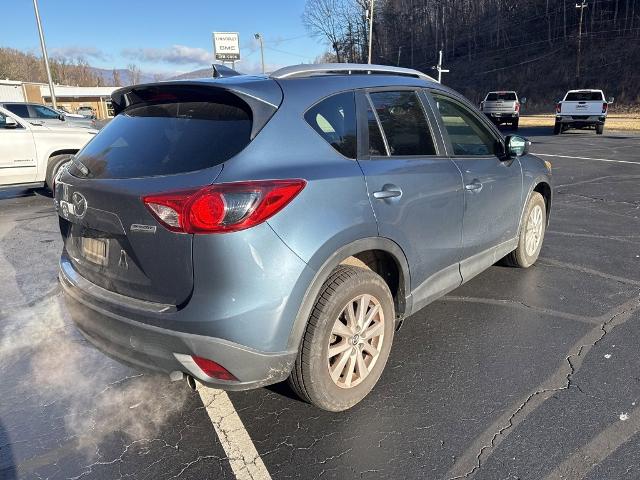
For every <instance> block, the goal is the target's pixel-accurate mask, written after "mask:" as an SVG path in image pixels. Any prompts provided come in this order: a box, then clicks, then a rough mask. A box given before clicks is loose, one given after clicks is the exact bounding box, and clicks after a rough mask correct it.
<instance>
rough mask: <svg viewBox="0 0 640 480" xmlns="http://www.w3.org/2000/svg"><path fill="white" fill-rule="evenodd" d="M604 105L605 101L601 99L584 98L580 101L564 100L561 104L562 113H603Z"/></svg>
mask: <svg viewBox="0 0 640 480" xmlns="http://www.w3.org/2000/svg"><path fill="white" fill-rule="evenodd" d="M602 105H603V102H602V101H601V100H599V101H594V100H589V101H586V100H583V101H578V102H567V101H564V102H562V104H561V109H560V114H561V115H572V116H573V115H602Z"/></svg>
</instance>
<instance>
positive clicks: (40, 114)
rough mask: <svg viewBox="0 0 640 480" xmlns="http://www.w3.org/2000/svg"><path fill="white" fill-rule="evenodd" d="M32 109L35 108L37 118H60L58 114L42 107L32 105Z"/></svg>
mask: <svg viewBox="0 0 640 480" xmlns="http://www.w3.org/2000/svg"><path fill="white" fill-rule="evenodd" d="M31 108H33V111H34V112H35V118H47V119H54V118H59V117H60V114H59V113H58V112H56V111H54V110H52V109H50V108H47V107H44V106H42V105H32V107H31Z"/></svg>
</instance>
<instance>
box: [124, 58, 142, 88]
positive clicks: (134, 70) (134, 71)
mask: <svg viewBox="0 0 640 480" xmlns="http://www.w3.org/2000/svg"><path fill="white" fill-rule="evenodd" d="M127 70H128V71H129V83H130V84H131V85H135V84H137V83H140V68H138V66H137V65H136V64H135V63H130V64H129V65H127Z"/></svg>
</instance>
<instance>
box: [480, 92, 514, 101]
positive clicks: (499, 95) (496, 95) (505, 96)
mask: <svg viewBox="0 0 640 480" xmlns="http://www.w3.org/2000/svg"><path fill="white" fill-rule="evenodd" d="M515 99H516V94H515V92H491V93H489V94H488V95H487V102H495V101H497V100H506V101H513V100H515Z"/></svg>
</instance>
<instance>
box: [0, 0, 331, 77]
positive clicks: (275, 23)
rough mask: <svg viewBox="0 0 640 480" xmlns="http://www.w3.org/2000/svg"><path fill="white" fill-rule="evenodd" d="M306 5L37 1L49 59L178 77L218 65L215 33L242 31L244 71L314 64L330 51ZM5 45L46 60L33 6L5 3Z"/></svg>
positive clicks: (260, 0)
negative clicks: (308, 24) (308, 21)
mask: <svg viewBox="0 0 640 480" xmlns="http://www.w3.org/2000/svg"><path fill="white" fill-rule="evenodd" d="M304 4H305V0H232V1H229V0H228V1H226V2H223V1H220V0H208V1H206V0H182V1H175V0H174V1H169V0H128V1H124V0H102V1H96V0H84V1H82V0H38V5H39V7H40V17H41V20H42V25H43V29H44V34H45V39H46V43H47V50H48V52H49V56H63V57H67V58H77V57H84V58H85V59H86V60H87V61H88V62H89V64H90V65H91V66H94V67H99V68H107V69H112V68H127V66H128V65H129V64H136V65H137V66H138V67H139V68H140V69H141V70H142V71H143V72H144V73H149V74H161V75H173V74H177V73H185V72H190V71H193V70H197V69H199V68H206V67H208V66H210V64H211V63H212V62H213V41H212V32H214V31H220V32H239V34H240V54H241V57H242V58H241V60H240V62H236V69H237V70H238V71H241V72H246V73H254V72H258V71H260V50H259V44H258V42H257V41H256V40H255V39H254V33H256V32H259V33H261V34H262V37H263V38H264V46H265V50H264V55H265V64H266V67H267V71H269V70H273V69H275V68H278V67H281V66H285V65H292V64H296V63H308V62H311V61H313V60H314V59H315V58H316V57H317V56H318V55H320V54H322V53H323V52H324V51H325V50H326V46H325V45H324V44H323V43H322V40H321V39H318V38H313V37H311V36H310V35H309V34H308V33H307V31H306V29H305V28H304V26H303V25H302V20H301V15H302V12H303V10H304ZM2 18H3V22H2V39H0V47H11V48H17V49H19V50H23V51H29V52H32V53H35V54H37V55H40V43H39V40H38V30H37V26H36V21H35V15H34V10H33V3H32V1H30V0H18V1H5V2H3V5H2Z"/></svg>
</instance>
